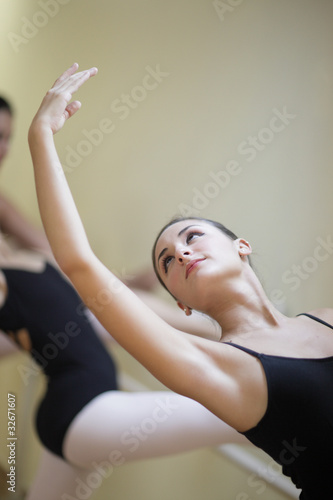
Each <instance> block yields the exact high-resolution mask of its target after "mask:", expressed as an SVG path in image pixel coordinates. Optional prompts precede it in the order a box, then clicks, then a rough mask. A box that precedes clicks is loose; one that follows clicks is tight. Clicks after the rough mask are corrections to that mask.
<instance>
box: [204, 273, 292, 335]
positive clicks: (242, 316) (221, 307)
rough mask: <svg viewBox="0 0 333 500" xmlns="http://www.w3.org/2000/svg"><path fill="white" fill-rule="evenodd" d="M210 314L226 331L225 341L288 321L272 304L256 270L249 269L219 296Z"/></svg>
mask: <svg viewBox="0 0 333 500" xmlns="http://www.w3.org/2000/svg"><path fill="white" fill-rule="evenodd" d="M215 296H216V300H215V301H214V302H213V303H212V304H211V306H210V307H209V311H207V312H208V314H209V315H210V316H211V317H212V318H214V319H215V320H216V321H217V322H218V323H219V325H220V326H221V329H222V338H223V340H227V339H228V338H230V337H231V336H232V337H233V338H234V337H235V335H240V334H242V335H244V334H249V333H250V332H253V331H255V330H261V329H264V328H266V329H267V328H273V327H276V326H278V325H279V324H280V323H281V321H282V319H283V318H284V316H283V314H281V313H280V312H279V311H278V310H277V309H276V308H275V307H274V306H273V304H272V303H271V302H270V301H269V299H268V297H267V295H266V294H265V292H264V290H263V288H262V285H261V283H260V282H259V280H258V278H257V276H256V275H255V273H254V272H253V270H252V269H251V268H250V267H248V268H247V269H245V270H244V272H243V273H242V275H241V276H239V277H237V278H234V279H233V280H231V282H230V283H228V284H227V285H226V284H225V283H224V284H223V289H221V290H220V291H219V293H217V294H216V295H215Z"/></svg>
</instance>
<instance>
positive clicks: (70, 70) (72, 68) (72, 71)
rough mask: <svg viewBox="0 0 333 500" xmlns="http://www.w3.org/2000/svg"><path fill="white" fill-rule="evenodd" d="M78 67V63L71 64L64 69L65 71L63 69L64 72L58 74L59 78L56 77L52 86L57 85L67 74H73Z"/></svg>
mask: <svg viewBox="0 0 333 500" xmlns="http://www.w3.org/2000/svg"><path fill="white" fill-rule="evenodd" d="M78 67H79V65H78V63H74V64H72V66H71V67H70V68H68V69H66V71H64V73H63V74H62V75H60V76H59V78H57V79H56V81H55V82H54V84H53V85H52V88H53V87H56V86H57V85H59V83H61V82H62V81H63V80H65V79H66V78H67V77H68V76H70V75H73V74H74V73H75V72H76V71H77V70H78Z"/></svg>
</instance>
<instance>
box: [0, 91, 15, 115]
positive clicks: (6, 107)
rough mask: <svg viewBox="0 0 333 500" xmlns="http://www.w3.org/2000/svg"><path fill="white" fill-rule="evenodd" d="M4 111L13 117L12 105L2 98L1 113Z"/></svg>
mask: <svg viewBox="0 0 333 500" xmlns="http://www.w3.org/2000/svg"><path fill="white" fill-rule="evenodd" d="M2 109H4V110H5V111H8V113H9V114H10V115H11V116H13V108H12V105H11V104H10V103H9V102H8V101H7V99H5V98H4V97H1V96H0V111H1V110H2Z"/></svg>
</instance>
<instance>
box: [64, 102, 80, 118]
mask: <svg viewBox="0 0 333 500" xmlns="http://www.w3.org/2000/svg"><path fill="white" fill-rule="evenodd" d="M80 108H81V103H80V101H73V102H71V103H70V104H68V106H67V107H66V109H65V116H66V119H68V118H70V117H71V116H73V115H74V114H75V113H76V112H77V111H79V109H80Z"/></svg>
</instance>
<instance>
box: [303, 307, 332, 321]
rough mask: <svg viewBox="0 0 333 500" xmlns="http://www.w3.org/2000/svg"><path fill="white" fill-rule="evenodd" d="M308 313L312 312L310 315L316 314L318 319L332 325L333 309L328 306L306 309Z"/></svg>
mask: <svg viewBox="0 0 333 500" xmlns="http://www.w3.org/2000/svg"><path fill="white" fill-rule="evenodd" d="M308 313H309V314H312V316H316V317H317V318H319V319H322V320H323V321H326V323H329V324H330V325H333V309H330V308H328V307H327V308H322V309H314V310H313V311H308Z"/></svg>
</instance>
